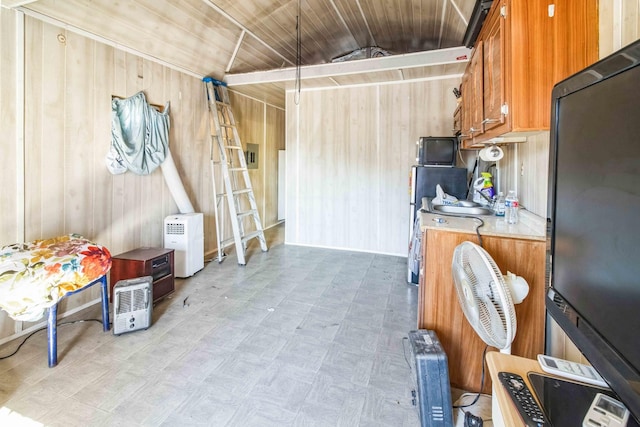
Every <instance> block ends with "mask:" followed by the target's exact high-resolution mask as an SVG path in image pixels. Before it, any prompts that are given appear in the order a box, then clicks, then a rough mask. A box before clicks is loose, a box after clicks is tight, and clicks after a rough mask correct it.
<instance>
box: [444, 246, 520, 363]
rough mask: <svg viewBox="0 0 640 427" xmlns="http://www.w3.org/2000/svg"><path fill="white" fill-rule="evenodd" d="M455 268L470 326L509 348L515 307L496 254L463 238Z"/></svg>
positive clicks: (491, 341)
mask: <svg viewBox="0 0 640 427" xmlns="http://www.w3.org/2000/svg"><path fill="white" fill-rule="evenodd" d="M452 268H453V273H454V274H453V276H454V282H455V285H456V291H457V295H458V300H459V302H460V306H461V307H462V311H463V312H464V314H465V317H466V318H467V320H468V321H469V323H470V324H471V326H472V327H473V328H474V330H475V331H476V333H477V334H478V335H479V336H480V338H481V339H482V340H483V341H484V342H485V343H487V344H488V345H490V346H492V347H496V348H498V349H500V350H505V349H509V348H510V346H511V342H512V341H513V339H514V337H515V334H516V328H517V323H516V314H515V307H514V305H513V300H512V298H511V293H510V292H509V289H508V288H507V284H506V282H505V280H504V278H503V276H502V273H501V272H500V269H499V268H498V266H497V265H496V264H495V261H494V260H493V258H492V257H491V256H490V255H489V253H488V252H487V251H486V250H484V249H483V248H481V247H480V246H478V245H476V244H475V243H473V242H463V243H462V244H460V245H458V247H457V248H456V249H455V251H454V257H453V266H452ZM465 287H466V289H467V290H466V292H467V295H466V296H465V290H464V289H465ZM469 292H471V294H472V298H473V301H471V302H470V301H468V298H469V295H468V294H469Z"/></svg>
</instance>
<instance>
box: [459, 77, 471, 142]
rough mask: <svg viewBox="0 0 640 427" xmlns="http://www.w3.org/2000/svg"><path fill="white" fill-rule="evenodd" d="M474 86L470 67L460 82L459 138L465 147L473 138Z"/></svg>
mask: <svg viewBox="0 0 640 427" xmlns="http://www.w3.org/2000/svg"><path fill="white" fill-rule="evenodd" d="M472 90H473V87H472V86H471V71H470V70H469V67H467V70H466V71H465V73H464V74H463V75H462V83H461V84H460V92H462V105H461V107H462V108H461V111H460V121H461V123H462V124H461V127H460V136H459V139H460V141H461V142H462V144H463V147H465V146H466V144H467V142H466V141H467V140H468V139H470V138H473V135H471V130H470V129H471V98H472V97H473V94H472Z"/></svg>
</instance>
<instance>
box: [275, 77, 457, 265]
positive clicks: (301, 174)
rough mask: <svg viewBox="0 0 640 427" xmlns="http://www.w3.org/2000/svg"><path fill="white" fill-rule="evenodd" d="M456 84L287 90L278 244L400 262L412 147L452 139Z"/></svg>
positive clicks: (403, 253) (405, 235)
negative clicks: (282, 223) (428, 139)
mask: <svg viewBox="0 0 640 427" xmlns="http://www.w3.org/2000/svg"><path fill="white" fill-rule="evenodd" d="M459 83H460V79H459V78H453V79H446V80H429V81H421V82H411V83H399V84H387V85H384V84H383V85H380V84H372V85H366V86H354V87H342V88H337V89H323V90H307V91H304V90H303V91H302V92H301V94H300V97H299V98H300V99H299V103H298V104H296V102H295V100H294V98H295V92H288V93H287V101H286V102H287V175H288V177H290V178H288V180H287V182H288V187H287V208H286V209H287V210H286V219H287V221H286V237H285V239H286V242H287V243H292V244H301V245H311V246H321V247H331V248H343V249H351V250H359V251H370V252H378V253H387V254H394V255H400V256H406V254H407V247H408V242H409V186H408V183H409V172H410V166H411V165H412V164H414V163H415V152H416V145H415V143H416V140H417V139H418V137H420V136H446V135H451V134H452V130H451V128H452V122H451V120H452V119H451V112H452V111H453V110H454V108H455V97H454V96H453V94H452V89H453V88H454V87H456V86H457V85H458V84H459Z"/></svg>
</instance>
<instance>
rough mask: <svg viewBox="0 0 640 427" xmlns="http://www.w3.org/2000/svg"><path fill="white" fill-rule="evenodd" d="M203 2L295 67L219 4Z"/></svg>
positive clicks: (209, 1) (204, 0) (207, 0)
mask: <svg viewBox="0 0 640 427" xmlns="http://www.w3.org/2000/svg"><path fill="white" fill-rule="evenodd" d="M202 1H203V2H204V4H206V5H207V6H209V7H210V8H212V9H213V10H215V11H216V12H218V13H219V14H220V15H222V16H224V17H225V18H227V19H228V20H229V21H230V22H232V23H233V24H234V25H236V26H237V27H238V28H240V29H241V30H243V31H244V32H246V33H247V34H249V35H250V36H251V37H253V38H254V39H256V40H257V41H259V42H260V43H261V44H262V45H263V46H264V47H266V48H267V49H269V50H270V51H271V52H273V53H275V54H276V55H278V56H279V57H280V58H282V59H284V60H285V61H286V62H287V63H288V64H290V65H295V64H294V63H293V62H291V61H290V60H289V59H288V58H286V57H285V56H284V55H282V54H281V53H280V52H278V51H277V50H276V49H275V48H274V47H273V46H271V45H270V44H269V43H267V42H265V41H264V40H262V39H261V38H260V37H258V36H257V35H256V34H255V33H254V32H253V31H251V30H250V29H248V28H247V27H245V26H244V25H242V23H240V22H239V21H238V20H236V19H235V18H234V17H233V16H231V15H229V14H228V13H227V12H226V11H225V10H224V9H222V8H221V7H219V6H218V5H217V4H215V3H213V2H212V1H211V0H202Z"/></svg>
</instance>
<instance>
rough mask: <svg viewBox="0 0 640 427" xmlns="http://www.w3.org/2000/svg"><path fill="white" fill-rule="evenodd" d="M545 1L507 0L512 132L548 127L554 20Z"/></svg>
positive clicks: (551, 85)
mask: <svg viewBox="0 0 640 427" xmlns="http://www.w3.org/2000/svg"><path fill="white" fill-rule="evenodd" d="M548 6H549V2H548V0H527V1H510V2H508V9H507V17H506V26H507V27H506V34H507V40H506V46H507V61H508V63H507V67H508V68H509V69H510V74H509V76H508V77H507V85H508V86H509V85H510V86H511V90H510V95H509V98H510V105H509V113H510V114H512V115H513V116H512V118H511V120H512V129H511V130H512V131H520V130H522V131H526V130H539V129H548V128H549V120H550V108H551V107H550V106H551V90H552V89H553V80H552V74H553V73H552V70H550V69H549V68H550V67H553V62H554V57H553V21H552V19H551V18H550V17H549V9H548Z"/></svg>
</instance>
